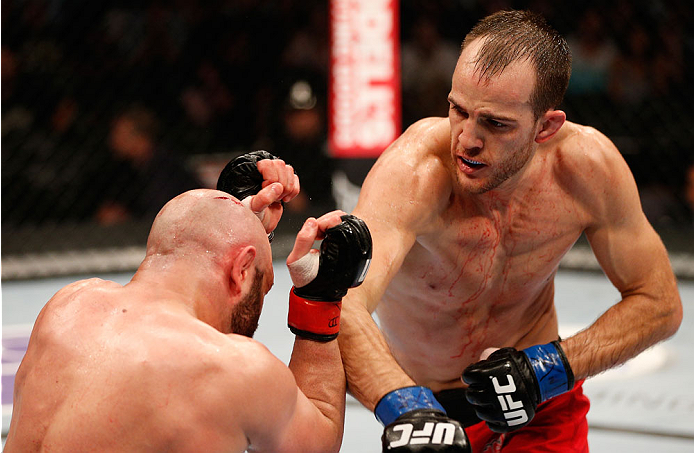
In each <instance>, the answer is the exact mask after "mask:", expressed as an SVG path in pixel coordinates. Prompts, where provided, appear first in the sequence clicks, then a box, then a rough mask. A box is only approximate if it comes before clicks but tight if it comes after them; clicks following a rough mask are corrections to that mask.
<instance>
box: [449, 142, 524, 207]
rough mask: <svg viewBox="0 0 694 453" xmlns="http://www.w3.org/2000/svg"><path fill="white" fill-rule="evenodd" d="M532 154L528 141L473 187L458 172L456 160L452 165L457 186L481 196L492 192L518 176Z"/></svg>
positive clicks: (469, 181) (468, 180)
mask: <svg viewBox="0 0 694 453" xmlns="http://www.w3.org/2000/svg"><path fill="white" fill-rule="evenodd" d="M532 152H533V142H532V141H528V142H526V144H525V146H523V148H521V150H520V151H518V152H517V153H516V154H514V156H513V157H512V158H510V159H507V160H505V161H503V162H500V163H499V164H497V167H496V168H495V171H494V172H493V173H492V174H491V175H489V176H488V177H486V178H485V180H484V181H482V184H480V185H474V184H471V182H472V181H471V180H470V179H468V178H467V177H466V176H465V175H461V173H460V171H458V168H457V165H458V162H457V159H455V160H454V161H453V164H454V166H455V171H454V174H455V177H456V180H457V182H458V184H459V185H460V186H462V187H464V188H465V189H466V191H467V192H468V193H471V194H474V195H477V194H482V193H486V192H489V191H490V190H494V189H496V188H497V187H499V186H500V185H501V184H503V183H504V182H505V181H508V180H509V179H511V178H512V177H513V176H515V175H516V174H518V172H520V171H521V169H522V168H523V167H524V166H525V165H526V164H527V163H528V161H529V160H530V157H531V156H532Z"/></svg>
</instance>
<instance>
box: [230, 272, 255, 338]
mask: <svg viewBox="0 0 694 453" xmlns="http://www.w3.org/2000/svg"><path fill="white" fill-rule="evenodd" d="M262 284H263V273H262V272H260V271H258V270H256V273H255V278H254V279H253V285H252V286H251V289H250V291H248V294H246V295H245V296H244V297H243V299H241V301H239V303H238V305H236V308H234V312H233V313H232V315H231V320H230V325H231V332H233V333H236V334H239V335H244V336H246V337H249V338H252V337H253V334H254V333H255V331H256V329H257V328H258V320H259V319H260V312H261V310H262V308H263V294H262V291H261V287H262Z"/></svg>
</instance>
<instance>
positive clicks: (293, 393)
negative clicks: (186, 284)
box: [200, 335, 297, 432]
mask: <svg viewBox="0 0 694 453" xmlns="http://www.w3.org/2000/svg"><path fill="white" fill-rule="evenodd" d="M224 337H225V338H226V340H225V341H224V342H223V344H222V345H210V346H211V347H209V348H205V351H204V353H203V354H202V355H201V356H200V360H203V361H212V362H214V366H212V367H210V369H209V370H207V371H206V372H205V373H204V374H203V375H204V377H203V380H204V381H205V385H204V388H206V389H208V390H209V391H208V392H204V394H203V395H206V396H207V398H204V400H205V401H206V404H207V409H208V410H209V411H210V413H211V414H216V416H219V417H221V418H220V420H223V419H224V418H228V419H232V418H233V419H234V420H235V423H237V425H238V426H240V427H242V429H244V431H246V432H248V431H252V430H253V429H254V427H255V426H258V425H261V424H264V423H267V420H266V418H267V414H268V413H272V414H273V417H276V418H278V419H282V418H284V417H285V414H286V413H289V412H290V411H291V410H292V409H293V407H294V405H295V404H296V397H297V387H296V381H295V380H294V375H293V374H292V373H291V371H290V370H289V368H288V367H287V366H286V365H285V364H284V363H283V362H282V361H281V360H280V359H278V358H277V357H276V356H274V355H273V354H272V353H271V352H270V350H269V349H268V348H267V347H266V346H264V345H263V344H261V343H259V342H257V341H255V340H253V339H250V338H246V337H242V336H239V335H224ZM203 395H200V396H201V397H202V396H203ZM258 408H266V411H259V410H258Z"/></svg>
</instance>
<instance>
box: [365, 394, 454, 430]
mask: <svg viewBox="0 0 694 453" xmlns="http://www.w3.org/2000/svg"><path fill="white" fill-rule="evenodd" d="M417 409H433V410H437V411H441V412H442V413H443V414H446V411H445V409H444V408H443V406H441V404H439V402H438V401H436V398H435V397H434V393H433V392H432V391H431V389H428V388H426V387H421V386H412V387H404V388H400V389H397V390H393V391H392V392H390V393H387V394H386V395H385V396H383V398H381V400H380V401H379V402H378V404H376V408H375V409H374V415H375V416H376V419H377V420H378V421H379V422H381V424H382V425H384V426H387V425H390V424H391V423H393V422H394V421H395V420H396V419H397V418H398V417H400V416H401V415H404V414H406V413H408V412H412V411H414V410H417Z"/></svg>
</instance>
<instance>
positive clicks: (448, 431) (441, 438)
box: [390, 422, 455, 448]
mask: <svg viewBox="0 0 694 453" xmlns="http://www.w3.org/2000/svg"><path fill="white" fill-rule="evenodd" d="M392 430H393V431H396V432H400V433H401V437H400V439H398V440H395V441H391V442H390V447H391V448H394V447H400V446H403V445H421V444H438V445H441V444H443V445H453V440H454V439H455V425H454V424H453V423H432V422H427V423H424V428H422V429H420V430H417V431H414V425H413V424H412V423H403V424H401V425H395V426H393V428H392Z"/></svg>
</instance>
